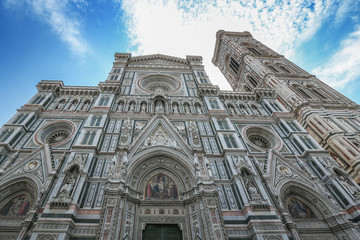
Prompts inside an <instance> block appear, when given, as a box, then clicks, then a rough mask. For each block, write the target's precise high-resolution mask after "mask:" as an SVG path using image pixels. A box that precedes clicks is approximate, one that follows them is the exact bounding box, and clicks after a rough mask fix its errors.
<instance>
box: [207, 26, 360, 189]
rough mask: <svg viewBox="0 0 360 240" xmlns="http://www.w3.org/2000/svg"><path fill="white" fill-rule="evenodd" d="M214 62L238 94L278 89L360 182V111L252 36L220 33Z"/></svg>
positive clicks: (289, 106)
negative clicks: (259, 89)
mask: <svg viewBox="0 0 360 240" xmlns="http://www.w3.org/2000/svg"><path fill="white" fill-rule="evenodd" d="M212 62H213V63H214V64H215V66H217V67H218V68H219V69H220V70H221V72H222V73H223V74H224V76H225V78H226V79H227V81H228V82H229V84H230V85H231V87H232V88H233V90H234V91H240V92H241V91H246V92H254V90H255V89H257V88H271V89H274V90H275V92H276V93H277V99H278V101H279V102H281V103H282V104H283V105H284V106H285V107H286V108H287V110H289V111H290V112H291V113H292V114H294V116H295V117H296V118H297V120H298V121H299V122H300V123H301V124H302V125H303V127H304V128H305V129H306V130H307V131H309V132H310V134H311V135H312V136H313V137H314V138H315V139H316V140H317V141H318V143H319V144H320V145H321V146H322V147H323V148H324V149H326V150H329V151H330V153H331V155H332V156H333V158H335V159H336V161H337V162H338V163H339V164H340V165H341V166H342V167H343V168H344V169H345V170H346V171H347V172H348V173H349V174H350V175H351V176H352V177H353V178H354V179H355V180H356V181H357V182H360V174H359V171H360V148H359V147H360V116H359V111H358V110H359V105H357V104H356V103H355V102H353V101H351V100H350V99H348V98H347V97H345V96H343V95H342V94H341V93H339V92H337V91H336V90H335V89H333V88H331V87H330V86H328V85H327V84H325V83H324V82H322V81H320V80H319V79H318V78H316V76H314V75H311V74H310V73H308V72H306V71H305V70H303V69H302V68H300V67H298V66H297V65H295V64H294V63H292V62H291V61H289V60H288V59H286V58H285V57H284V56H283V55H280V54H278V53H276V52H275V51H273V50H271V49H270V48H268V47H267V46H265V45H264V44H262V43H261V42H259V41H257V40H256V39H254V38H253V37H252V35H251V34H250V33H249V32H227V31H224V30H219V31H218V32H217V34H216V44H215V50H214V55H213V58H212ZM275 110H276V109H275Z"/></svg>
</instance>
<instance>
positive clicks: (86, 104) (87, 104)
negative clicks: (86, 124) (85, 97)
mask: <svg viewBox="0 0 360 240" xmlns="http://www.w3.org/2000/svg"><path fill="white" fill-rule="evenodd" d="M89 105H90V103H89V101H86V102H85V103H84V105H83V106H82V108H81V110H83V111H87V110H89Z"/></svg>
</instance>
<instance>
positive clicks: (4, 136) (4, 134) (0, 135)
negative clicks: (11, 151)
mask: <svg viewBox="0 0 360 240" xmlns="http://www.w3.org/2000/svg"><path fill="white" fill-rule="evenodd" d="M13 132H14V129H5V130H3V131H2V132H1V133H0V142H5V141H6V140H7V139H8V138H9V137H10V135H11V134H12V133H13Z"/></svg>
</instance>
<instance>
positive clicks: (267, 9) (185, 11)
mask: <svg viewBox="0 0 360 240" xmlns="http://www.w3.org/2000/svg"><path fill="white" fill-rule="evenodd" d="M336 4H337V3H336V1H335V0H334V1H321V0H314V2H310V3H309V2H307V1H302V0H287V1H283V2H282V1H272V3H270V2H267V3H264V2H263V1H261V0H257V1H226V0H213V1H208V2H205V1H200V2H198V1H194V0H193V1H175V0H168V1H154V0H137V1H132V0H123V1H122V6H121V7H122V10H123V11H124V13H125V16H124V20H125V22H126V24H127V29H128V33H129V36H130V38H131V44H132V46H133V50H134V52H135V54H152V53H158V52H160V53H163V54H169V55H174V56H179V57H185V56H184V54H189V55H195V54H196V55H201V56H203V57H204V65H205V67H206V71H207V72H208V74H209V76H210V78H211V80H212V82H213V83H214V84H218V85H220V87H221V88H223V89H224V88H226V89H228V88H229V87H228V85H227V83H225V82H226V81H225V80H224V78H223V76H222V74H221V73H220V71H219V70H218V69H216V68H215V67H214V66H213V65H212V63H211V58H212V54H213V49H214V46H215V34H216V32H217V31H218V30H219V29H224V30H228V31H250V32H251V33H252V35H253V36H254V37H255V38H256V39H258V40H259V41H261V42H263V43H265V44H266V45H267V46H269V47H271V48H272V49H274V50H275V51H278V52H280V53H281V54H285V55H287V56H288V57H289V56H290V57H291V56H294V49H295V47H296V46H298V45H299V44H300V43H302V42H303V41H305V40H307V39H309V38H311V37H312V36H313V35H314V34H315V33H316V31H317V30H318V29H319V27H320V26H321V24H322V22H323V21H324V19H326V17H328V16H329V15H333V14H335V13H336V11H337V8H336V7H334V5H336ZM346 9H347V8H345V7H344V8H342V12H341V14H343V12H344V11H345V10H346Z"/></svg>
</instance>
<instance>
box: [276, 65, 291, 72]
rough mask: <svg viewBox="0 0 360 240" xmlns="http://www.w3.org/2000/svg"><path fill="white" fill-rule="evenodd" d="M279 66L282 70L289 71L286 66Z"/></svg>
mask: <svg viewBox="0 0 360 240" xmlns="http://www.w3.org/2000/svg"><path fill="white" fill-rule="evenodd" d="M279 68H280V69H281V70H282V71H283V72H286V73H291V72H290V71H289V70H288V69H287V68H286V67H284V66H279Z"/></svg>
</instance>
